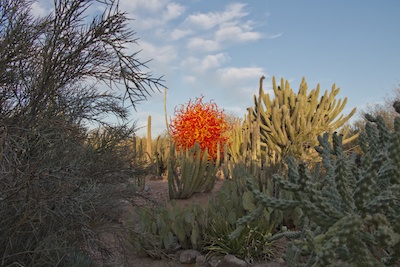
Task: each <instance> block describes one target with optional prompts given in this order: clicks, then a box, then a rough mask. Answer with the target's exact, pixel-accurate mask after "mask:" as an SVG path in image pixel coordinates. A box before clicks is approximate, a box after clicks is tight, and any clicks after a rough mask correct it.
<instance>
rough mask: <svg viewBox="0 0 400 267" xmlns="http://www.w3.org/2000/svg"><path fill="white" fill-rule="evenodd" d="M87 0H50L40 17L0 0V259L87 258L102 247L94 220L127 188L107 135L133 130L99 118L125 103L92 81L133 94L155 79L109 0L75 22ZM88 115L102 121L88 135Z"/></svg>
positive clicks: (120, 113) (120, 151) (49, 262)
mask: <svg viewBox="0 0 400 267" xmlns="http://www.w3.org/2000/svg"><path fill="white" fill-rule="evenodd" d="M94 2H95V3H96V4H100V2H98V1H92V0H83V1H80V0H79V1H78V0H56V1H54V11H53V13H51V14H49V15H48V16H46V17H42V18H38V17H36V16H34V15H33V14H31V13H30V12H31V10H32V9H31V4H32V1H25V0H17V1H14V0H2V1H1V2H0V69H1V73H0V89H1V91H0V92H1V93H0V218H1V225H0V265H1V266H10V265H13V266H89V264H91V263H93V259H94V257H97V256H105V255H106V254H107V253H105V252H107V250H106V248H105V247H104V246H103V245H102V244H103V243H102V241H101V240H100V233H101V231H102V230H101V229H103V230H104V226H105V225H107V224H108V223H109V221H110V219H111V218H113V217H115V214H113V213H114V212H117V209H115V207H116V206H117V205H118V204H119V203H120V199H121V198H123V197H124V196H127V195H131V194H133V190H129V189H127V188H124V187H120V186H119V184H120V183H122V182H124V181H126V180H127V179H128V178H130V177H132V175H133V173H132V171H133V170H131V168H130V166H131V162H130V160H128V159H129V158H128V157H127V155H126V153H125V151H126V150H124V147H121V146H117V144H118V143H119V142H120V141H124V140H126V139H129V138H131V137H132V134H133V131H134V129H130V128H129V127H126V126H122V127H111V126H107V125H106V123H105V122H104V118H105V116H106V115H107V114H113V115H115V116H116V117H117V118H119V119H122V120H124V119H126V117H127V113H128V112H127V109H126V108H124V107H123V106H122V98H121V97H119V95H118V94H115V93H109V92H105V91H104V88H102V89H101V90H100V89H99V88H98V87H97V86H98V85H99V83H101V82H103V83H104V84H105V85H108V86H111V85H113V86H117V87H118V86H124V88H126V90H127V91H126V92H127V96H128V97H130V98H131V100H132V101H133V102H136V101H138V100H143V99H144V98H145V97H146V94H147V90H148V89H151V88H152V87H151V86H152V85H153V86H154V85H156V86H157V84H158V79H153V78H151V77H150V76H148V75H147V74H145V73H141V71H140V68H141V67H142V66H143V64H142V63H141V62H138V61H137V60H136V59H135V55H136V54H135V53H133V54H127V51H126V50H124V47H126V45H127V44H129V43H132V42H134V41H135V39H134V38H133V35H134V33H133V32H132V31H130V30H129V29H127V28H125V25H126V21H127V18H126V16H125V14H124V13H122V12H121V11H119V10H118V5H117V4H116V3H114V1H106V2H104V3H103V4H104V5H105V6H103V11H104V13H103V14H101V15H100V16H98V17H96V18H93V20H92V21H91V23H90V24H89V25H85V23H84V21H85V20H86V18H87V15H88V14H87V12H88V11H89V6H90V5H91V4H92V3H94ZM117 66H118V67H117ZM96 123H99V124H100V125H101V126H107V127H105V129H106V130H103V133H101V134H93V133H92V134H91V135H88V131H87V129H86V127H87V126H88V125H91V126H92V127H93V125H96ZM102 129H104V127H102ZM95 252H97V253H95Z"/></svg>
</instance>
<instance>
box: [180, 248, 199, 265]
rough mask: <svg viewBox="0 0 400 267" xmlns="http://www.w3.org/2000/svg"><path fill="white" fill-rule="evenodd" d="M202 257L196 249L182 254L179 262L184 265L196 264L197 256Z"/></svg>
mask: <svg viewBox="0 0 400 267" xmlns="http://www.w3.org/2000/svg"><path fill="white" fill-rule="evenodd" d="M199 255H201V253H200V252H199V251H197V250H194V249H187V250H184V251H182V252H181V253H180V255H179V262H180V263H183V264H188V263H195V262H196V258H197V256H199Z"/></svg>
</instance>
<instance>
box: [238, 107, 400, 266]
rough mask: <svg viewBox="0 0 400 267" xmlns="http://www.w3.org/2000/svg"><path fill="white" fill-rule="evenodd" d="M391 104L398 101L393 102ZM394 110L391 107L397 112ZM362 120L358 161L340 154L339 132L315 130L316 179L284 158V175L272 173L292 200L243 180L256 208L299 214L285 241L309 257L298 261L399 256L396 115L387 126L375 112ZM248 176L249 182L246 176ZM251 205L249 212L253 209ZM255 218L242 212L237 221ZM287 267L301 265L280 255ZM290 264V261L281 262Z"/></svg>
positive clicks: (384, 261)
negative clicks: (297, 229)
mask: <svg viewBox="0 0 400 267" xmlns="http://www.w3.org/2000/svg"><path fill="white" fill-rule="evenodd" d="M394 106H395V107H396V108H397V109H399V106H400V103H399V102H396V103H395V105H394ZM397 109H396V110H397ZM366 118H367V119H368V123H367V124H366V128H365V132H364V133H362V134H361V135H360V138H359V143H360V146H361V148H362V150H363V154H362V155H361V156H360V159H359V158H358V157H356V156H355V155H346V153H345V152H344V151H343V146H342V136H341V135H339V134H337V133H334V134H333V136H332V144H331V142H330V141H329V140H330V138H329V134H328V133H325V134H324V135H323V136H320V137H319V138H318V139H319V143H320V145H319V146H317V147H315V149H316V151H317V152H318V153H319V155H320V156H321V157H322V165H323V167H324V168H323V170H324V172H323V173H324V177H323V178H321V179H313V177H312V175H311V174H310V171H309V169H308V168H307V167H306V164H305V163H300V164H296V162H295V160H294V159H293V158H289V159H288V161H287V162H288V174H287V177H283V176H281V175H274V177H273V178H274V181H275V182H276V183H277V184H279V186H280V188H281V189H282V190H287V191H289V192H292V194H293V199H292V200H284V199H276V198H270V197H267V196H266V195H265V194H264V193H262V192H260V191H259V190H258V189H257V187H256V186H254V185H253V184H252V183H251V182H248V183H247V185H248V187H249V189H250V190H252V192H253V193H254V197H255V199H257V201H258V203H259V204H260V205H262V206H263V207H270V208H275V209H293V208H295V207H299V208H301V209H302V211H303V213H304V217H303V219H304V221H309V223H307V224H305V226H304V228H303V235H302V237H303V238H301V239H298V240H295V241H293V243H291V245H290V246H289V247H288V251H287V253H286V254H287V255H294V254H295V253H293V251H298V252H300V253H301V254H303V255H304V254H307V255H309V260H308V262H307V263H305V264H306V266H336V265H339V263H340V265H343V264H345V263H348V264H351V266H393V265H396V264H398V263H399V259H400V117H397V118H396V119H395V130H394V131H393V132H390V131H389V130H388V128H387V127H386V125H385V124H384V122H383V119H382V118H380V117H377V118H375V117H372V116H368V115H367V116H366ZM249 181H250V180H249ZM256 211H257V210H256ZM253 218H256V216H255V214H250V215H249V216H246V217H244V218H242V219H240V220H239V221H238V224H239V225H243V224H245V223H248V221H250V220H252V219H253ZM287 261H288V266H294V265H295V266H301V264H299V263H298V262H297V263H296V264H295V263H293V258H290V257H289V258H287ZM289 263H291V264H289Z"/></svg>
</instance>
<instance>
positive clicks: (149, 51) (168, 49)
mask: <svg viewBox="0 0 400 267" xmlns="http://www.w3.org/2000/svg"><path fill="white" fill-rule="evenodd" d="M135 48H138V47H137V46H135ZM139 48H140V49H142V51H141V52H140V54H139V57H141V58H143V60H145V61H146V60H150V59H151V60H152V64H154V65H157V66H158V68H164V67H170V66H171V65H173V64H172V63H173V62H174V61H175V60H176V59H177V57H178V55H177V51H176V47H175V46H172V45H156V44H153V43H150V42H147V41H145V40H139Z"/></svg>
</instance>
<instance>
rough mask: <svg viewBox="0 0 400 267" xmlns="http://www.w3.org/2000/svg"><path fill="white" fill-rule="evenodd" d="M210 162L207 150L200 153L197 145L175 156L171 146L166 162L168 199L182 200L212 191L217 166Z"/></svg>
mask: <svg viewBox="0 0 400 267" xmlns="http://www.w3.org/2000/svg"><path fill="white" fill-rule="evenodd" d="M219 161H220V160H219V157H217V160H216V162H214V160H210V159H209V157H208V152H207V149H206V150H204V151H202V150H201V148H200V145H199V143H195V145H194V147H192V148H187V149H186V150H185V151H181V152H178V155H177V156H175V148H174V144H171V148H170V157H169V160H168V191H169V198H170V199H178V198H179V199H184V198H189V197H191V196H192V195H193V194H194V193H199V192H209V191H211V190H212V189H213V187H214V184H215V180H216V172H217V169H218V165H219Z"/></svg>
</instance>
